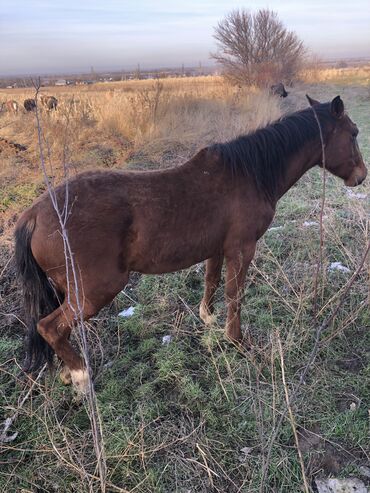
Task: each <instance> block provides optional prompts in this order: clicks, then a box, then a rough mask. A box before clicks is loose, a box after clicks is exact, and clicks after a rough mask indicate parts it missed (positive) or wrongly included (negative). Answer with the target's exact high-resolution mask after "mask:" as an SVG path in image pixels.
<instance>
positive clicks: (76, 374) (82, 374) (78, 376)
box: [71, 369, 90, 397]
mask: <svg viewBox="0 0 370 493" xmlns="http://www.w3.org/2000/svg"><path fill="white" fill-rule="evenodd" d="M71 378H72V383H73V387H74V389H75V390H76V393H77V395H78V396H81V397H83V396H85V395H86V394H87V391H88V389H89V385H90V378H89V373H88V371H87V370H86V369H82V370H71Z"/></svg>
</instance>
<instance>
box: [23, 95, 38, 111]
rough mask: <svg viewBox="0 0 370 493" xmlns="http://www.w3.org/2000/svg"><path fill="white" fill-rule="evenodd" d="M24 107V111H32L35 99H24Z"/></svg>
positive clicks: (34, 106)
mask: <svg viewBox="0 0 370 493" xmlns="http://www.w3.org/2000/svg"><path fill="white" fill-rule="evenodd" d="M23 106H24V109H25V110H26V111H34V110H35V108H36V101H35V100H34V99H31V98H30V99H25V100H24V102H23Z"/></svg>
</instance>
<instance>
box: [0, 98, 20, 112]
mask: <svg viewBox="0 0 370 493" xmlns="http://www.w3.org/2000/svg"><path fill="white" fill-rule="evenodd" d="M1 111H7V112H9V113H17V112H18V103H17V101H14V100H11V101H5V103H2V105H1Z"/></svg>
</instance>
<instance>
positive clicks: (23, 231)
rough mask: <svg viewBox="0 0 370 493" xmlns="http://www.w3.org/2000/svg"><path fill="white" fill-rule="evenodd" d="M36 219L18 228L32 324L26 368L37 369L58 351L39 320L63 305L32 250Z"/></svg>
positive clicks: (21, 268)
mask: <svg viewBox="0 0 370 493" xmlns="http://www.w3.org/2000/svg"><path fill="white" fill-rule="evenodd" d="M34 228H35V219H34V218H29V219H28V220H26V221H22V222H21V223H20V224H19V226H18V227H17V229H16V231H15V262H16V267H17V274H18V279H19V282H20V285H21V286H22V294H23V299H24V311H25V319H26V323H27V326H28V332H27V337H26V359H25V362H24V368H23V369H24V371H26V372H34V371H37V370H38V369H40V368H41V367H42V366H43V365H44V364H45V363H46V362H47V363H48V364H49V366H51V364H52V359H53V354H54V351H53V349H52V348H51V346H49V344H48V343H47V342H46V341H45V339H44V338H43V337H41V335H40V334H39V333H38V331H37V323H38V321H39V320H40V319H41V318H43V317H44V316H46V315H48V314H49V313H51V312H52V311H54V310H55V309H56V308H57V307H58V306H59V301H58V297H57V295H56V293H55V291H54V289H53V287H52V286H51V284H50V282H49V280H48V278H47V276H46V274H45V272H44V271H43V270H42V269H41V268H40V266H39V265H38V264H37V262H36V260H35V258H34V256H33V254H32V250H31V239H32V234H33V231H34Z"/></svg>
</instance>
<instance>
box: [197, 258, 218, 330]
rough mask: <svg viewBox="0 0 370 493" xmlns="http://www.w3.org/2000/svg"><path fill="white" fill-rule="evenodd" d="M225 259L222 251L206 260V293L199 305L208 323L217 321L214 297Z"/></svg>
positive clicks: (204, 320)
mask: <svg viewBox="0 0 370 493" xmlns="http://www.w3.org/2000/svg"><path fill="white" fill-rule="evenodd" d="M223 261H224V255H223V253H221V252H220V253H219V254H218V255H215V256H214V257H212V258H209V259H208V260H207V261H206V275H205V286H204V295H203V299H202V301H201V303H200V307H199V316H200V318H201V319H202V320H203V322H204V323H205V324H206V325H211V324H213V323H214V322H215V316H214V315H213V310H214V297H215V292H216V289H217V286H218V284H219V282H220V279H221V270H222V264H223Z"/></svg>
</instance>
